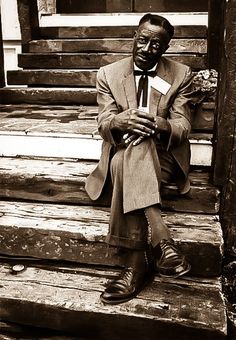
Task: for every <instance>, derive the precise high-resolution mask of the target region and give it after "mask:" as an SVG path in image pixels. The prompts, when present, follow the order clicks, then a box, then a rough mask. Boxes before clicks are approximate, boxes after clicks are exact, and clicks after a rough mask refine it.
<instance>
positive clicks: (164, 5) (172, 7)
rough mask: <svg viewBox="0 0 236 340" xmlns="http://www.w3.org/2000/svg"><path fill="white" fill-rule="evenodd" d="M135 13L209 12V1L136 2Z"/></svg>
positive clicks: (161, 0)
mask: <svg viewBox="0 0 236 340" xmlns="http://www.w3.org/2000/svg"><path fill="white" fill-rule="evenodd" d="M134 3H135V5H134V10H135V12H141V13H145V12H207V11H208V0H198V1H197V2H196V1H195V0H187V1H186V0H182V1H178V2H176V0H168V1H165V0H159V1H156V0H146V1H143V0H134Z"/></svg>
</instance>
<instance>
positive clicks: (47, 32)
mask: <svg viewBox="0 0 236 340" xmlns="http://www.w3.org/2000/svg"><path fill="white" fill-rule="evenodd" d="M136 29H137V26H125V25H122V26H99V27H98V26H94V27H93V26H89V27H86V26H84V27H41V29H40V32H41V36H42V38H55V39H60V38H65V39H73V38H133V36H134V33H135V31H136ZM174 36H175V38H206V37H207V27H206V26H193V25H191V26H190V25H189V26H181V25H178V26H175V35H174Z"/></svg>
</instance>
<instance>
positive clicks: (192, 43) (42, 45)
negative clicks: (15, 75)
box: [29, 38, 207, 54]
mask: <svg viewBox="0 0 236 340" xmlns="http://www.w3.org/2000/svg"><path fill="white" fill-rule="evenodd" d="M132 47H133V39H131V38H122V39H121V38H103V39H66V40H65V39H63V40H59V39H57V40H55V39H54V40H33V41H31V42H30V43H29V52H30V53H52V52H63V53H65V52H68V53H74V52H116V53H129V52H132ZM168 53H201V54H203V53H207V41H206V39H172V40H171V42H170V47H169V48H168Z"/></svg>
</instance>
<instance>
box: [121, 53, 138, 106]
mask: <svg viewBox="0 0 236 340" xmlns="http://www.w3.org/2000/svg"><path fill="white" fill-rule="evenodd" d="M123 86H124V91H125V94H126V99H127V102H128V107H129V108H130V109H131V108H134V109H136V108H137V107H138V104H137V95H136V85H135V79H134V72H133V58H130V60H129V63H128V67H127V70H126V72H125V74H124V79H123Z"/></svg>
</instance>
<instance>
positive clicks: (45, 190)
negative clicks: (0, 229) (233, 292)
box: [0, 158, 219, 214]
mask: <svg viewBox="0 0 236 340" xmlns="http://www.w3.org/2000/svg"><path fill="white" fill-rule="evenodd" d="M96 164H97V163H96V162H76V161H74V162H72V161H70V162H69V161H68V162H64V161H62V160H61V161H55V160H54V161H53V160H36V159H35V160H31V159H16V158H1V159H0V165H1V168H0V196H1V197H5V198H10V197H11V198H17V199H29V200H37V201H45V202H61V203H62V202H64V203H75V204H89V205H91V204H94V202H92V201H91V200H90V199H89V198H88V196H87V194H86V192H85V189H84V183H85V179H86V177H87V176H88V174H89V173H90V172H91V171H92V170H93V169H94V167H95V166H96ZM207 176H208V175H207ZM191 182H192V188H191V192H190V193H189V194H188V195H187V196H180V195H179V194H178V193H177V191H176V187H175V186H168V187H165V189H164V188H163V205H164V207H165V208H167V209H169V210H174V211H180V212H196V213H209V214H210V213H213V214H214V213H217V212H218V209H219V191H218V190H217V189H216V188H215V187H214V186H211V185H210V184H208V180H207V178H206V177H205V178H204V176H203V175H202V174H200V176H199V175H198V173H194V172H193V173H192V175H191ZM97 203H98V204H103V205H104V204H108V202H106V200H104V199H103V200H101V201H100V202H97Z"/></svg>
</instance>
